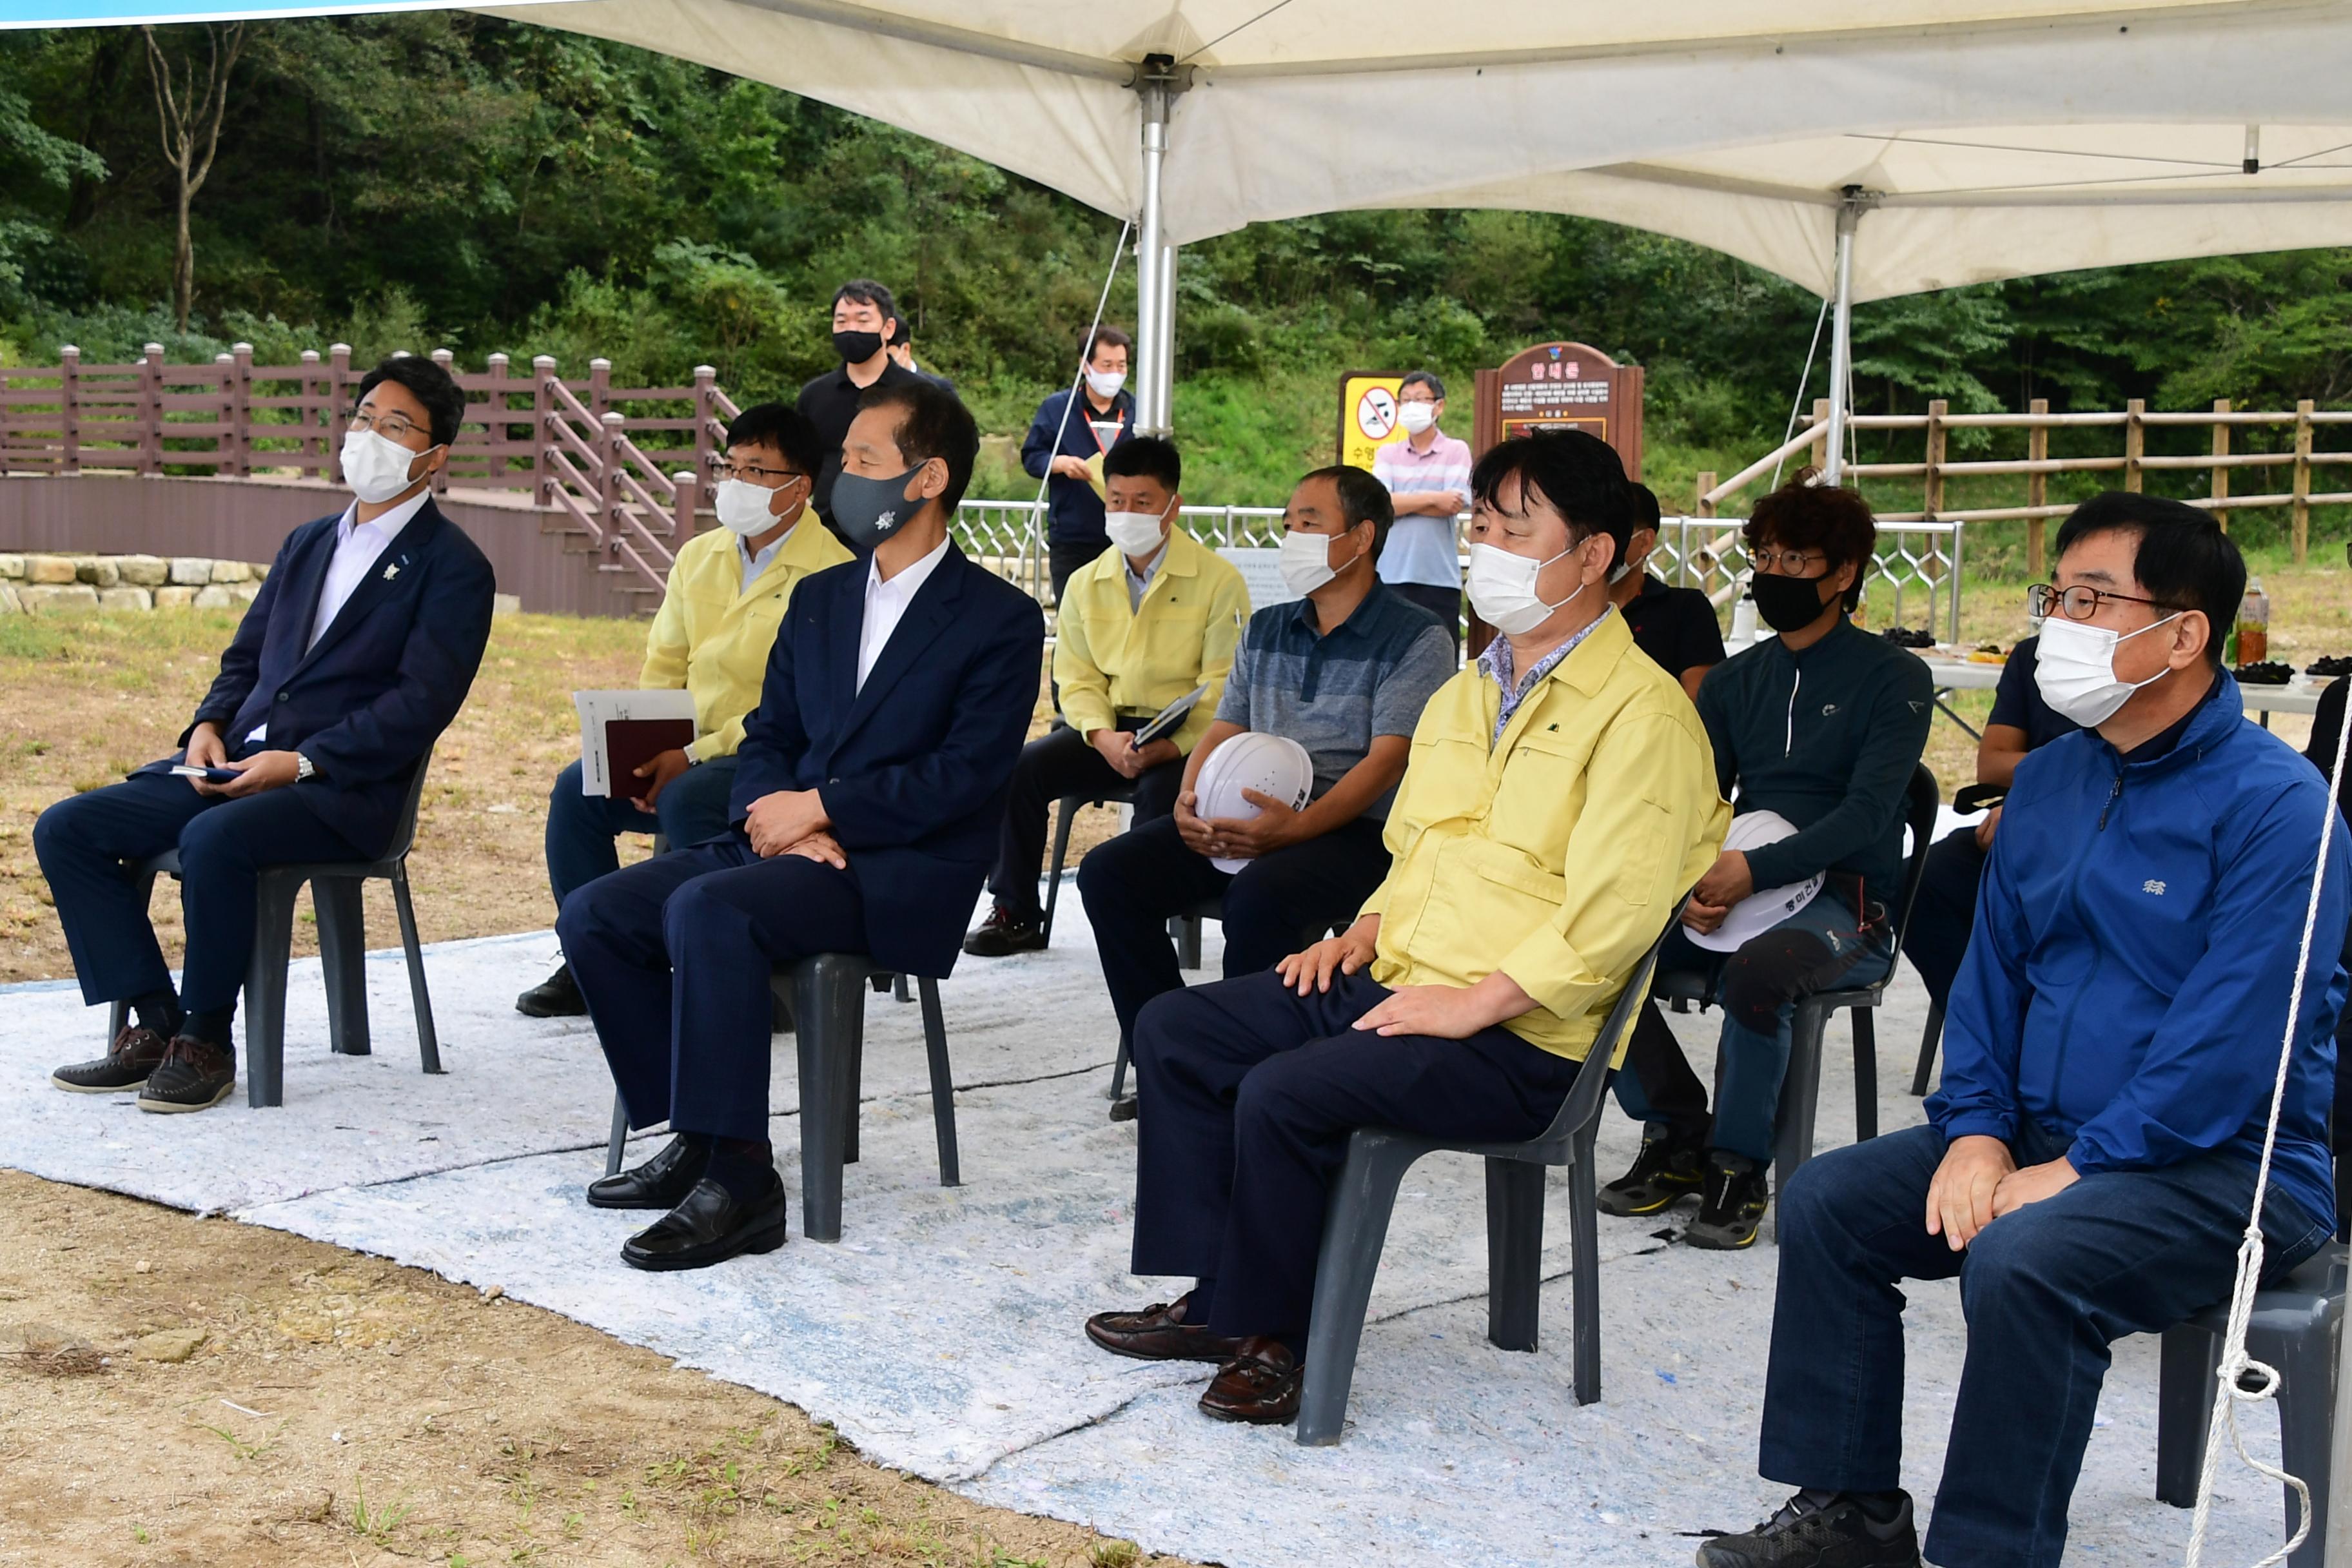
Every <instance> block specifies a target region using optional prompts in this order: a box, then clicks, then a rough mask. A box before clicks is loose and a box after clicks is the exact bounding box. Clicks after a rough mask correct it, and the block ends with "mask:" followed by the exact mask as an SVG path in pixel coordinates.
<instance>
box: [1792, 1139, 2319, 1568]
mask: <svg viewBox="0 0 2352 1568" xmlns="http://www.w3.org/2000/svg"><path fill="white" fill-rule="evenodd" d="M2010 1148H2011V1152H2012V1153H2013V1154H2014V1155H2015V1156H2016V1159H2017V1163H2018V1164H2019V1165H2021V1166H2024V1165H2032V1164H2040V1163H2044V1162H2046V1161H2049V1160H2053V1159H2056V1158H2057V1157H2058V1156H2059V1155H2061V1154H2063V1153H2064V1152H2065V1150H2066V1145H2065V1143H2064V1142H2062V1141H2061V1140H2059V1139H2057V1138H2055V1137H2053V1136H2052V1135H2051V1134H2050V1133H2048V1132H2046V1131H2043V1130H2042V1129H2041V1128H2040V1127H2037V1126H2035V1125H2034V1124H2033V1123H2032V1122H2030V1121H2029V1122H2027V1123H2025V1125H2024V1127H2023V1129H2022V1131H2021V1133H2020V1134H2019V1136H2017V1137H2016V1138H2013V1139H2011V1141H2010ZM1944 1150H1945V1142H1944V1135H1943V1134H1942V1133H1941V1132H1938V1131H1936V1129H1935V1128H1933V1127H1911V1128H1906V1129H1905V1130H1904V1131H1900V1132H1891V1133H1888V1134H1887V1135H1885V1137H1882V1138H1874V1139H1873V1140H1871V1141H1870V1142H1867V1143H1856V1144H1853V1145H1852V1146H1850V1147H1847V1148H1843V1149H1833V1150H1832V1151H1830V1152H1828V1153H1826V1154H1821V1155H1817V1156H1815V1157H1814V1158H1813V1159H1812V1160H1811V1161H1809V1162H1807V1163H1805V1164H1804V1165H1803V1166H1802V1167H1801V1168H1800V1169H1799V1170H1798V1171H1797V1172H1796V1173H1795V1174H1794V1175H1792V1176H1790V1178H1789V1180H1788V1186H1787V1189H1786V1190H1785V1191H1784V1192H1783V1193H1782V1194H1781V1195H1780V1294H1779V1297H1778V1299H1777V1300H1775V1302H1774V1306H1773V1313H1772V1361H1771V1367H1770V1371H1769V1373H1768V1374H1767V1376H1766V1379H1765V1384H1764V1431H1763V1439H1762V1442H1761V1445H1760V1450H1761V1451H1760V1454H1759V1458H1758V1464H1757V1468H1758V1469H1759V1470H1760V1471H1761V1472H1762V1474H1763V1475H1764V1477H1765V1479H1768V1480H1775V1481H1780V1482H1782V1483H1784V1484H1786V1485H1789V1486H1792V1487H1820V1488H1823V1489H1831V1490H1851V1491H1885V1490H1890V1489H1893V1488H1895V1487H1897V1486H1900V1485H1901V1484H1902V1481H1903V1306H1904V1299H1903V1292H1902V1290H1901V1289H1900V1288H1899V1287H1900V1283H1901V1281H1903V1280H1905V1279H1951V1278H1952V1277H1953V1276H1955V1275H1958V1277H1959V1281H1960V1305H1961V1308H1962V1310H1964V1311H1965V1312H1966V1313H1967V1315H1968V1325H1969V1349H1968V1359H1967V1361H1966V1362H1965V1363H1963V1365H1962V1367H1961V1369H1960V1386H1959V1391H1958V1397H1957V1399H1956V1400H1955V1401H1954V1404H1953V1407H1952V1428H1951V1439H1950V1446H1949V1447H1948V1451H1947V1452H1946V1455H1945V1458H1944V1477H1943V1482H1942V1485H1941V1486H1940V1487H1939V1488H1938V1489H1937V1493H1936V1509H1935V1518H1934V1524H1933V1528H1932V1529H1931V1531H1930V1532H1929V1534H1928V1536H1927V1559H1928V1561H1929V1562H1932V1563H1937V1564H1938V1568H1993V1565H1996V1564H1998V1565H1999V1568H2041V1565H2047V1568H2056V1564H2057V1563H2058V1560H2059V1558H2060V1556H2061V1555H2062V1554H2063V1552H2064V1550H2065V1546H2066V1505H2067V1502H2068V1500H2070V1499H2071V1498H2072V1497H2073V1495H2074V1480H2075V1477H2076V1476H2077V1475H2078V1474H2079V1473H2080V1472H2081V1470H2082V1468H2083V1446H2084V1444H2085V1443H2086V1442H2088V1441H2089V1440H2090V1436H2091V1417H2092V1416H2093V1415H2095V1414H2096V1412H2097V1408H2098V1402H2099V1384H2100V1383H2101V1382H2102V1381H2103V1380H2104V1379H2105V1376H2106V1371H2107V1363H2108V1361H2109V1359H2110V1358H2109V1355H2108V1350H2107V1347H2108V1345H2109V1344H2110V1343H2111V1342H2114V1341H2116V1340H2117V1339H2120V1338H2122V1337H2123V1336H2124V1335H2126V1334H2132V1333H2153V1332H2156V1331H2159V1330H2162V1329H2166V1328H2168V1327H2170V1326H2171V1325H2173V1324H2175V1323H2178V1322H2179V1321H2182V1320H2184V1319H2186V1318H2188V1317H2189V1316H2190V1315H2192V1314H2194V1313H2196V1312H2199V1311H2201V1310H2204V1309H2205V1308H2207V1307H2210V1306H2212V1305H2213V1304H2214V1303H2216V1302H2218V1301H2221V1300H2225V1299H2226V1298H2227V1297H2228V1296H2229V1293H2230V1284H2231V1279H2232V1278H2233V1277H2234V1275H2235V1272H2236V1268H2237V1243H2238V1237H2239V1236H2240V1235H2241V1234H2242V1232H2243V1231H2244V1229H2245V1225H2246V1210H2247V1208H2248V1206H2249V1205H2251V1204H2252V1202H2253V1195H2254V1170H2253V1166H2252V1165H2251V1164H2250V1163H2247V1162H2246V1161H2245V1160H2244V1159H2242V1157H2240V1156H2238V1155H2235V1154H2209V1155H2205V1156H2202V1157H2200V1158H2198V1159H2193V1160H2186V1161H2183V1162H2181V1163H2179V1164H2177V1165H2168V1166H2166V1167H2165V1168H2163V1169H2162V1170H2156V1171H2111V1172H2105V1173H2101V1174H2098V1175H2092V1176H2085V1177H2084V1178H2083V1179H2082V1180H2080V1181H2078V1182H2076V1183H2075V1184H2074V1185H2073V1186H2071V1187H2068V1188H2066V1189H2065V1190H2064V1191H2063V1192H2061V1193H2058V1194H2055V1195H2054V1196H2052V1197H2048V1198H2044V1199H2043V1200H2042V1201H2041V1202H2040V1203H2037V1204H2032V1205H2027V1206H2026V1207H2024V1208H2021V1209H2018V1210H2015V1211H2013V1212H2012V1213H2010V1214H2008V1215H2003V1216H2001V1217H2000V1218H1999V1219H1996V1220H1994V1221H1993V1222H1992V1224H1991V1225H1990V1226H1987V1227H1986V1228H1985V1229H1984V1230H1982V1231H1980V1232H1979V1233H1978V1236H1977V1237H1976V1239H1975V1240H1974V1241H1973V1242H1972V1243H1970V1245H1969V1249H1968V1250H1967V1251H1966V1252H1964V1253H1955V1252H1953V1251H1952V1250H1951V1249H1950V1248H1949V1247H1947V1246H1946V1245H1945V1243H1944V1241H1943V1238H1942V1237H1933V1236H1929V1235H1928V1234H1927V1227H1926V1224H1925V1215H1926V1212H1927V1188H1928V1184H1929V1183H1930V1182H1932V1181H1933V1180H1934V1178H1935V1174H1936V1168H1937V1165H1938V1164H1940V1163H1942V1161H1943V1158H1944ZM2326 1238H2327V1230H2326V1226H2319V1225H2315V1224H2314V1223H2313V1222H2312V1221H2311V1219H2310V1218H2309V1217H2308V1216H2306V1215H2305V1214H2304V1213H2303V1211H2302V1210H2301V1209H2300V1208H2299V1207H2297V1206H2296V1205H2295V1203H2294V1199H2292V1198H2290V1197H2288V1196H2287V1195H2286V1194H2284V1193H2282V1192H2280V1191H2279V1190H2278V1189H2277V1188H2276V1187H2273V1188H2272V1189H2271V1191H2270V1194H2269V1198H2268V1200H2267V1202H2266V1205H2265V1207H2264V1212H2263V1240H2264V1243H2265V1244H2266V1247H2267V1251H2266V1253H2265V1260H2266V1263H2267V1267H2268V1269H2269V1272H2270V1275H2271V1277H2272V1278H2276V1277H2277V1276H2278V1275H2279V1274H2282V1273H2284V1271H2285V1270H2287V1269H2289V1268H2293V1267H2294V1265H2296V1264H2297V1263H2300V1262H2301V1261H2303V1260H2304V1259H2305V1258H2308V1257H2310V1256H2311V1255H2312V1253H2314V1252H2315V1251H2316V1250H2317V1249H2318V1248H2319V1247H2320V1245H2321V1244H2322V1243H2323V1242H2325V1241H2326Z"/></svg>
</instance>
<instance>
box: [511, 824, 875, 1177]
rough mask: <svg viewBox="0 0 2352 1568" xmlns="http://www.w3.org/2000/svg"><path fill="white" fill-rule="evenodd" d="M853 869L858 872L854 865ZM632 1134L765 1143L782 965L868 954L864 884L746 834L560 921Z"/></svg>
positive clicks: (566, 905) (594, 886)
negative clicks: (772, 978) (644, 1131)
mask: <svg viewBox="0 0 2352 1568" xmlns="http://www.w3.org/2000/svg"><path fill="white" fill-rule="evenodd" d="M851 864H852V866H853V867H855V865H856V862H855V861H852V862H851ZM555 932H556V935H557V936H558V937H559V938H560V939H562V942H563V953H564V957H565V958H566V959H568V960H569V961H570V962H571V964H572V976H573V978H575V979H576V980H578V981H579V982H580V994H582V995H583V996H584V997H586V998H587V1000H588V1016H589V1018H590V1019H591V1020H592V1021H593V1023H594V1024H595V1026H596V1037H597V1039H598V1040H599V1041H600V1042H601V1043H602V1044H603V1045H604V1059H605V1061H606V1062H607V1063H609V1064H610V1065H611V1067H612V1069H613V1082H614V1085H615V1086H616V1087H618V1088H619V1089H620V1091H621V1102H622V1104H623V1105H624V1106H625V1107H626V1108H627V1110H628V1113H629V1125H630V1126H631V1127H650V1126H652V1125H653V1124H654V1123H656V1122H657V1121H667V1122H668V1123H669V1124H670V1125H671V1126H672V1127H673V1128H675V1129H676V1130H677V1131H680V1132H702V1133H708V1134H710V1135H712V1136H714V1137H719V1138H741V1139H748V1140H752V1141H763V1140H765V1139H766V1137H767V1136H768V1049H769V1045H770V1043H771V1035H770V1031H771V1028H772V1023H773V1014H772V1009H771V1004H770V1002H769V990H768V976H769V973H770V972H771V971H772V970H773V969H774V968H775V966H776V965H777V964H779V963H791V962H792V961H793V960H794V959H801V958H808V957H811V956H813V955H814V954H816V953H820V952H864V951H865V948H866V900H865V897H864V895H863V894H862V893H861V892H860V891H859V890H858V886H857V875H856V871H855V870H854V869H852V870H838V869H836V868H834V867H831V866H828V865H826V864H824V862H823V861H821V860H809V859H804V858H802V857H800V856H798V855H779V856H777V857H775V858H773V859H769V860H762V859H761V858H759V857H758V856H757V855H755V854H753V853H752V852H751V840H749V839H747V838H745V837H743V836H742V835H741V834H740V833H730V834H729V835H728V836H727V837H724V838H719V839H714V840H712V841H711V842H710V843H708V844H704V845H699V846H698V847H694V848H692V849H677V850H673V851H671V852H670V853H669V854H667V855H657V856H656V857H654V858H652V859H650V860H640V861H639V862H637V864H635V865H634V866H631V867H629V868H627V869H626V870H622V871H615V872H614V873H613V874H612V875H611V876H609V877H599V878H598V879H596V880H594V881H593V882H591V883H589V884H588V885H587V886H586V887H584V888H583V889H580V890H579V891H578V892H576V893H574V894H572V897H570V898H569V899H566V900H564V901H563V911H562V913H561V914H560V915H558V916H557V917H556V920H555Z"/></svg>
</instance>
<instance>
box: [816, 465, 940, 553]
mask: <svg viewBox="0 0 2352 1568" xmlns="http://www.w3.org/2000/svg"><path fill="white" fill-rule="evenodd" d="M922 468H923V465H922V464H920V463H918V464H916V465H915V466H914V467H913V468H908V470H907V471H906V472H905V473H903V474H900V475H899V476H898V478H896V479H867V478H866V476H865V475H863V474H853V473H850V472H847V471H846V470H844V471H843V472H842V473H841V474H840V475H838V476H837V477H835V479H834V481H833V526H834V527H835V528H836V529H839V530H840V531H841V537H842V538H844V539H845V540H847V541H848V542H849V547H850V548H851V549H852V550H856V551H861V552H871V551H872V550H873V548H874V547H875V546H876V545H877V544H879V543H881V542H883V541H884V540H886V539H887V538H889V537H890V536H891V535H892V534H894V533H896V532H898V530H899V529H901V528H903V527H904V526H906V522H907V520H908V518H910V517H912V516H914V515H915V514H916V513H917V512H919V511H920V510H923V503H922V501H920V500H908V499H907V481H908V480H909V479H913V478H914V477H915V476H916V475H917V474H919V473H920V472H921V471H922Z"/></svg>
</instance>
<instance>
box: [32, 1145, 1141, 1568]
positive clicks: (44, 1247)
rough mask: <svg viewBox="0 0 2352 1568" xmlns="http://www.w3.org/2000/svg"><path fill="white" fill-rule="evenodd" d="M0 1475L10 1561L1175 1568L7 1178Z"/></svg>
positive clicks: (442, 1291) (521, 1312)
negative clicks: (1155, 1566)
mask: <svg viewBox="0 0 2352 1568" xmlns="http://www.w3.org/2000/svg"><path fill="white" fill-rule="evenodd" d="M191 1341H194V1342H195V1344H194V1350H193V1352H187V1346H188V1344H189V1342H191ZM181 1352H187V1353H186V1354H185V1359H183V1360H177V1361H172V1360H155V1359H149V1358H151V1357H153V1356H157V1355H163V1356H170V1355H174V1354H179V1353H181ZM0 1471H5V1475H6V1477H7V1482H6V1484H5V1487H0V1563H39V1564H44V1565H63V1564H71V1565H73V1568H97V1565H100V1564H115V1563H123V1564H141V1565H142V1568H143V1565H169V1568H197V1565H203V1568H247V1565H255V1568H259V1565H268V1568H320V1565H326V1564H333V1565H337V1568H341V1565H343V1564H350V1565H352V1568H383V1565H387V1564H391V1563H436V1564H444V1565H446V1568H484V1565H487V1564H491V1563H501V1564H503V1563H546V1564H587V1565H604V1564H614V1565H618V1564H656V1563H665V1564H666V1563H676V1564H688V1563H714V1564H755V1563H757V1564H772V1563H812V1564H826V1563H906V1564H910V1565H912V1564H939V1565H950V1564H951V1565H954V1568H1127V1565H1129V1564H1139V1563H1146V1562H1157V1563H1166V1564H1173V1563H1174V1562H1175V1561H1176V1560H1174V1559H1147V1558H1145V1557H1144V1556H1142V1555H1141V1554H1139V1552H1137V1551H1136V1549H1135V1547H1134V1546H1133V1544H1132V1543H1131V1542H1119V1541H1112V1540H1109V1539H1107V1538H1105V1537H1102V1536H1098V1535H1096V1534H1095V1533H1094V1532H1092V1531H1087V1530H1084V1529H1080V1528H1078V1527H1077V1526H1075V1525H1067V1524H1060V1523H1056V1522H1054V1521H1047V1520H1040V1519H1032V1518H1029V1517H1027V1516H1025V1515H1022V1514H1018V1513H1012V1512H1008V1511H1005V1510H999V1509H989V1508H983V1507H981V1506H980V1505H978V1504H975V1503H971V1502H967V1501H965V1500H962V1499H961V1498H958V1497H956V1496H955V1495H953V1494H952V1493H950V1492H946V1491H942V1490H940V1489H938V1488H936V1487H932V1486H929V1485H927V1484H925V1483H923V1482H920V1481H916V1480H912V1479H908V1478H907V1477H905V1476H903V1475H900V1474H898V1472H896V1471H892V1470H887V1469H884V1468H880V1467H878V1466H876V1465H871V1464H868V1463H866V1461H864V1460H863V1459H860V1458H858V1457H857V1456H856V1452H855V1451H854V1450H853V1449H851V1448H850V1447H848V1446H847V1445H845V1443H843V1442H842V1441H841V1439H839V1438H838V1437H836V1436H834V1435H833V1433H832V1432H831V1431H830V1430H829V1429H828V1428H826V1427H824V1426H819V1425H817V1424H815V1423H813V1422H811V1421H810V1420H809V1419H808V1418H807V1417H806V1416H804V1415H801V1414H800V1413H799V1412H798V1411H796V1410H794V1409H793V1408H792V1407H791V1406H789V1405H782V1404H779V1403H777V1402H776V1401H774V1400H772V1399H769V1398H766V1397H764V1396H763V1395H761V1394H753V1393H751V1392H749V1391H747V1390H744V1389H740V1388H734V1387H730V1386H729V1385H727V1384H720V1383H717V1382H714V1381H713V1380H711V1379H710V1378H709V1377H708V1376H706V1375H704V1374H703V1373H698V1372H685V1371H680V1370H678V1369H677V1368H675V1367H673V1366H671V1365H670V1364H669V1363H667V1361H665V1360H664V1359H663V1358H661V1357H660V1356H658V1355H656V1354H654V1353H652V1352H648V1351H641V1350H637V1349H634V1348H632V1347H630V1346H627V1345H624V1344H621V1343H619V1342H616V1341H614V1340H612V1339H608V1338H607V1337H605V1336H604V1335H603V1334H601V1333H598V1332H596V1331H593V1330H591V1329H587V1328H583V1327H582V1326H581V1325H579V1324H577V1323H574V1322H572V1321H569V1320H567V1319H564V1318H560V1317H557V1316H555V1315H554V1314H552V1313H550V1312H543V1311H541V1310H538V1309H537V1308H534V1307H526V1306H522V1305H519V1304H518V1303H516V1302H513V1301H509V1300H484V1299H483V1298H482V1297H480V1296H479V1295H478V1294H477V1293H476V1292H475V1291H473V1290H472V1289H468V1288H467V1287H464V1286H458V1285H452V1284H449V1283H448V1282H447V1281H446V1280H443V1279H437V1278H436V1277H435V1276H433V1275H430V1274H425V1273H420V1272H418V1271H416V1270H415V1269H408V1268H395V1267H394V1266H393V1265H391V1264H387V1263H383V1262H380V1261H378V1260H376V1259H374V1258H365V1257H362V1256H359V1255H357V1254H354V1253H350V1252H345V1251H342V1250H341V1249H340V1248H337V1247H327V1246H324V1245H321V1244H320V1243H317V1242H312V1241H306V1240H303V1239H301V1238H299V1237H290V1236H286V1235H283V1234H281V1233H278V1232H276V1231H269V1230H262V1229H258V1228H256V1227H253V1226H244V1225H238V1224H236V1223H235V1222H233V1221H227V1220H217V1219H215V1220H201V1219H196V1218H194V1217H192V1216H190V1215H184V1214H179V1213H175V1212H173V1211H172V1210H168V1209H163V1208H157V1207H155V1206H153V1205H148V1204H143V1203H139V1202H136V1201H133V1200H131V1199H128V1198H120V1197H114V1196H111V1195H109V1194H99V1193H90V1192H85V1191H81V1190H79V1189H77V1188H72V1187H66V1186H59V1185H56V1184H51V1183H47V1182H41V1181H37V1180H35V1179H33V1178H32V1177H29V1176H25V1175H20V1174H18V1173H14V1172H5V1171H0Z"/></svg>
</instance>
